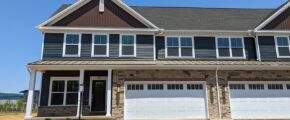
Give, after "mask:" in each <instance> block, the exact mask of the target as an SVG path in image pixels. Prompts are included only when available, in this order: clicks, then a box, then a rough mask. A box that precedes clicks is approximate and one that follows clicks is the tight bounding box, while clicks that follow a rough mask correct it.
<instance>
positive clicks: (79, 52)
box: [62, 33, 82, 57]
mask: <svg viewBox="0 0 290 120" xmlns="http://www.w3.org/2000/svg"><path fill="white" fill-rule="evenodd" d="M70 34H73V35H74V34H75V35H78V36H79V44H78V47H79V49H78V54H77V55H67V54H66V53H65V51H66V45H67V44H66V37H67V35H70ZM63 38H64V39H63V48H62V57H81V45H82V44H81V43H82V34H81V33H64V37H63Z"/></svg>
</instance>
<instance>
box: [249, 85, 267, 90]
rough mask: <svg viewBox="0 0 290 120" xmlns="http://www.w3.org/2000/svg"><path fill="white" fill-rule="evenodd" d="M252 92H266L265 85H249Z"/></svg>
mask: <svg viewBox="0 0 290 120" xmlns="http://www.w3.org/2000/svg"><path fill="white" fill-rule="evenodd" d="M249 89H250V90H264V84H249Z"/></svg>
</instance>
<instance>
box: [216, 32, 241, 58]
mask: <svg viewBox="0 0 290 120" xmlns="http://www.w3.org/2000/svg"><path fill="white" fill-rule="evenodd" d="M216 46H217V58H238V59H245V50H244V40H243V38H240V37H218V38H217V39H216Z"/></svg>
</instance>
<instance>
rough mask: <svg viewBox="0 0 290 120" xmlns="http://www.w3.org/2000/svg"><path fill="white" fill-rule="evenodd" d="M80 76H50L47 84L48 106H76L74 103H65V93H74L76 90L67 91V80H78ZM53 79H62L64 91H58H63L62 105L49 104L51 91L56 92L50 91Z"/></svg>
mask: <svg viewBox="0 0 290 120" xmlns="http://www.w3.org/2000/svg"><path fill="white" fill-rule="evenodd" d="M79 80H80V78H79V77H51V78H50V85H49V96H48V97H49V98H48V106H77V104H76V105H67V104H66V98H67V93H76V92H67V82H68V81H78V82H79ZM53 81H64V92H59V93H63V94H64V95H63V102H62V105H51V97H52V96H51V94H52V93H58V92H52V83H53Z"/></svg>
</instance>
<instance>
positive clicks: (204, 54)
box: [194, 37, 216, 60]
mask: <svg viewBox="0 0 290 120" xmlns="http://www.w3.org/2000/svg"><path fill="white" fill-rule="evenodd" d="M194 47H195V58H196V59H197V60H201V59H203V60H216V46H215V37H194Z"/></svg>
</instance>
